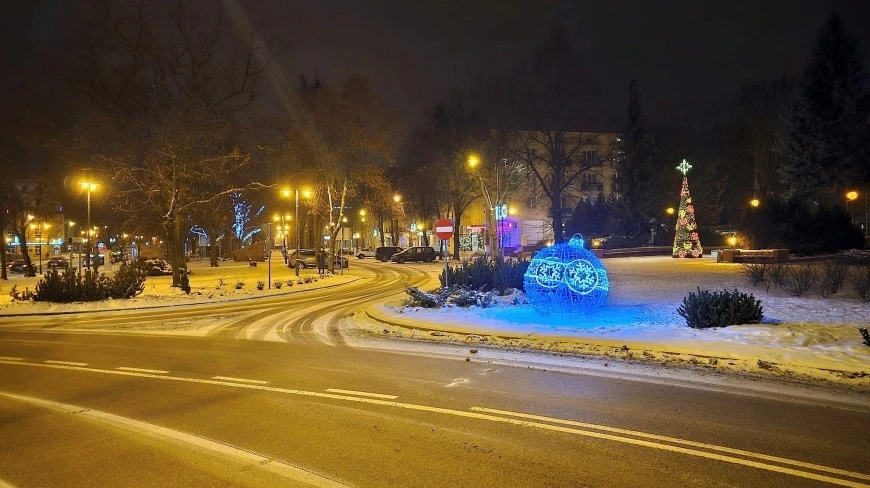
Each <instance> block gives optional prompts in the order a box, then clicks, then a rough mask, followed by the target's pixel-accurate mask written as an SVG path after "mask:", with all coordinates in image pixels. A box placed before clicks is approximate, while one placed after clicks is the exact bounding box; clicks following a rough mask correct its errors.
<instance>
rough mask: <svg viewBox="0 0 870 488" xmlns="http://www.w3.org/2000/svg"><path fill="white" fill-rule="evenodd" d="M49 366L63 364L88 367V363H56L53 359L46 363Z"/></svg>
mask: <svg viewBox="0 0 870 488" xmlns="http://www.w3.org/2000/svg"><path fill="white" fill-rule="evenodd" d="M45 362H46V363H48V364H62V365H65V366H87V365H88V363H77V362H74V361H55V360H53V359H49V360H46V361H45Z"/></svg>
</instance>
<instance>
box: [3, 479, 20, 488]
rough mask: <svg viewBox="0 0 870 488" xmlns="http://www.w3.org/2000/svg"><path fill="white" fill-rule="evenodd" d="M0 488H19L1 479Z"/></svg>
mask: <svg viewBox="0 0 870 488" xmlns="http://www.w3.org/2000/svg"><path fill="white" fill-rule="evenodd" d="M0 488H17V487H16V486H15V485H13V484H12V483H10V482H8V481H5V480H3V479H0Z"/></svg>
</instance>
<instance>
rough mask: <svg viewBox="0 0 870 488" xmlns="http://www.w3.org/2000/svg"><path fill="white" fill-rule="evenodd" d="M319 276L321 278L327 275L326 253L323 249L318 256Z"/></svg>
mask: <svg viewBox="0 0 870 488" xmlns="http://www.w3.org/2000/svg"><path fill="white" fill-rule="evenodd" d="M317 274H318V275H320V276H323V275H325V274H326V252H324V251H323V249H321V250H320V252H319V253H318V254H317Z"/></svg>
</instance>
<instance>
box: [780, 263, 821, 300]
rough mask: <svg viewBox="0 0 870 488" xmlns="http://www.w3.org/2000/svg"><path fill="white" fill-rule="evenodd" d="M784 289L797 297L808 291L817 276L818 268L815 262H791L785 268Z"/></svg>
mask: <svg viewBox="0 0 870 488" xmlns="http://www.w3.org/2000/svg"><path fill="white" fill-rule="evenodd" d="M785 275H786V283H785V290H786V291H787V292H788V294H789V295H791V296H793V297H799V296H801V295H803V294H804V293H806V292H807V291H809V289H810V288H812V287H813V284H814V283H815V282H816V280H817V279H818V278H819V269H818V268H817V267H816V265H815V264H793V265H790V266H789V267H788V268H787V269H786V273H785Z"/></svg>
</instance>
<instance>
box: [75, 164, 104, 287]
mask: <svg viewBox="0 0 870 488" xmlns="http://www.w3.org/2000/svg"><path fill="white" fill-rule="evenodd" d="M81 184H82V188H83V189H84V190H85V191H87V192H88V229H90V228H91V192H93V191H96V190H97V187H98V186H99V185H97V184H96V183H94V182H92V181H82V183H81ZM88 232H89V233H90V231H88ZM91 246H92V244H91V239H90V235H88V255H87V266H88V268H90V267H91ZM81 272H82V269H81V266H80V267H79V274H81Z"/></svg>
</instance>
